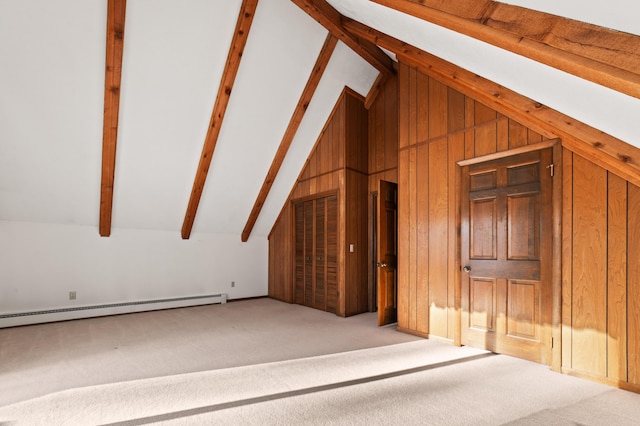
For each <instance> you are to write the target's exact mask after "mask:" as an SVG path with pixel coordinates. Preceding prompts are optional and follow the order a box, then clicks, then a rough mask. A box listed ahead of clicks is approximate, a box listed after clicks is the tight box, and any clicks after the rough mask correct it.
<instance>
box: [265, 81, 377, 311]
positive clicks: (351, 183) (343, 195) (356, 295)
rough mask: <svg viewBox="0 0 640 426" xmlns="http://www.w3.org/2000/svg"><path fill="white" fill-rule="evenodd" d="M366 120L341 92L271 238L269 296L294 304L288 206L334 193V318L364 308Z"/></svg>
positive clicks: (357, 100)
mask: <svg viewBox="0 0 640 426" xmlns="http://www.w3.org/2000/svg"><path fill="white" fill-rule="evenodd" d="M367 122H368V120H367V111H366V110H365V108H364V99H363V98H362V97H361V96H360V95H358V94H357V93H355V92H353V91H352V90H350V89H348V88H345V90H344V92H343V94H342V95H341V96H340V99H339V100H338V102H337V103H336V106H335V107H334V109H333V111H332V113H331V115H330V117H329V119H328V120H327V123H326V124H325V127H324V129H323V130H322V132H321V134H320V136H319V138H318V140H317V141H316V144H315V146H314V148H313V150H312V152H311V154H310V156H309V158H308V159H307V162H306V163H305V166H304V168H303V170H302V172H301V173H300V176H299V177H298V180H297V182H296V184H295V185H294V188H293V190H292V192H291V195H290V196H289V199H288V200H287V202H286V203H285V205H284V207H283V209H282V212H281V213H280V216H279V218H278V220H277V221H276V223H275V225H274V227H273V229H272V230H271V233H270V234H269V296H270V297H273V298H275V299H278V300H282V301H285V302H289V303H293V281H294V280H293V263H292V262H293V225H292V220H293V213H292V210H293V209H292V206H291V203H292V202H295V201H296V200H301V199H305V198H313V197H314V196H317V195H321V194H326V193H327V192H332V191H333V192H338V203H339V206H338V209H339V212H338V217H339V219H338V220H339V231H338V258H339V271H338V291H339V296H338V312H337V314H338V315H341V316H349V315H354V314H357V313H361V312H365V311H366V310H367V309H368V282H367V279H368V276H367V253H368V252H367V228H366V226H367V221H366V218H367V179H368V172H367V168H368V147H367V140H368V137H367ZM349 244H353V245H354V252H349V250H348V247H349Z"/></svg>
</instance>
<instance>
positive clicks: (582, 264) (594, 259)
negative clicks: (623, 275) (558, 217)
mask: <svg viewBox="0 0 640 426" xmlns="http://www.w3.org/2000/svg"><path fill="white" fill-rule="evenodd" d="M573 177H574V185H573V245H574V248H573V295H572V299H573V306H572V346H573V357H572V366H573V368H574V369H576V370H579V371H584V372H590V373H592V374H596V375H599V376H605V375H606V367H607V363H606V360H607V358H606V357H607V316H606V315H607V288H606V283H607V173H606V171H605V170H604V169H602V168H600V167H598V166H596V165H594V164H593V163H591V162H590V161H587V160H585V159H584V158H582V157H580V156H574V159H573ZM576 182H580V183H582V182H589V184H588V185H584V184H576Z"/></svg>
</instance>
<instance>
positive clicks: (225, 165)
mask: <svg viewBox="0 0 640 426" xmlns="http://www.w3.org/2000/svg"><path fill="white" fill-rule="evenodd" d="M329 3H330V4H331V5H332V6H333V7H334V8H336V9H337V10H338V11H339V12H341V13H342V14H343V15H344V16H347V17H349V18H352V19H354V20H357V21H359V22H362V23H364V24H366V25H368V26H371V27H373V28H376V29H378V30H379V31H382V32H384V33H387V34H389V35H391V36H393V37H396V38H399V39H401V40H403V41H406V42H408V43H410V44H413V45H415V46H416V47H419V48H421V49H423V50H425V51H428V52H430V53H432V54H434V55H436V56H439V57H441V58H443V59H446V60H448V61H450V62H452V63H454V64H457V65H459V66H461V67H463V68H466V69H468V70H470V71H472V72H474V73H477V74H479V75H482V76H483V77H486V78H488V79H490V80H492V81H496V82H498V83H500V84H502V85H504V86H506V87H508V88H510V89H512V90H514V91H516V92H519V93H521V94H523V95H525V96H528V97H530V98H532V99H535V100H538V101H539V102H542V103H544V104H546V105H548V106H550V107H552V108H554V109H557V110H559V111H562V112H563V113H565V114H567V115H569V116H572V117H574V118H576V119H578V120H581V121H583V122H585V123H587V124H589V125H591V126H593V127H595V128H598V129H600V130H603V131H605V132H606V133H609V134H611V135H613V136H615V137H618V138H620V139H622V140H624V141H626V142H629V143H631V144H633V145H635V146H638V147H640V120H638V117H640V100H638V99H636V98H633V97H631V96H628V95H624V94H621V93H618V92H615V91H613V90H611V89H607V88H604V87H602V86H598V85H596V84H594V83H590V82H587V81H585V80H582V79H580V78H578V77H574V76H571V75H568V74H566V73H563V72H561V71H558V70H555V69H552V68H550V67H548V66H545V65H541V64H539V63H536V62H534V61H532V60H529V59H526V58H523V57H520V56H518V55H516V54H513V53H509V52H506V51H504V50H501V49H499V48H497V47H493V46H490V45H488V44H486V43H483V42H480V41H477V40H474V39H471V38H469V37H467V36H463V35H460V34H457V33H454V32H452V31H450V30H446V29H444V28H441V27H438V26H436V25H433V24H429V23H427V22H424V21H421V20H419V19H417V18H413V17H410V16H407V15H404V14H402V13H400V12H397V11H395V10H391V9H388V8H386V7H384V6H381V5H378V4H375V3H373V2H370V1H368V0H329ZM509 3H513V4H517V5H520V6H524V7H528V8H531V9H537V10H541V11H545V12H548V13H553V14H558V15H563V16H567V17H570V18H573V19H577V20H582V21H585V22H590V23H593V24H597V25H602V26H605V27H610V28H614V29H617V30H620V31H625V32H628V33H633V34H638V35H640V28H639V27H640V25H639V24H638V23H637V19H634V18H635V17H637V16H638V6H637V5H636V3H635V2H633V1H632V0H626V1H623V0H617V1H613V2H607V3H606V4H603V3H602V2H596V1H593V0H589V1H577V0H574V1H565V2H556V1H534V0H519V1H516V0H512V1H510V2H509ZM106 4H107V2H106V0H3V1H2V2H0V61H2V67H1V71H0V75H1V76H2V78H0V220H7V221H32V222H44V223H63V224H74V225H86V226H93V227H96V229H97V225H98V217H99V216H98V215H99V203H100V200H99V198H100V168H101V149H102V120H103V103H104V66H105V55H104V51H105V43H106V38H105V32H106V30H105V28H106V27H105V24H106V14H107V10H106ZM240 4H241V1H240V0H225V1H210V0H181V1H176V0H129V1H128V2H127V16H126V27H125V43H124V55H123V72H122V85H121V99H120V122H119V130H118V131H119V133H118V149H117V159H116V173H115V185H114V201H113V220H112V227H113V229H114V231H113V232H114V233H116V232H117V229H118V228H136V229H158V230H166V231H171V232H175V233H176V238H179V236H180V228H181V226H182V222H183V219H184V214H185V210H186V206H187V203H188V200H189V194H190V191H191V188H192V184H193V179H194V176H195V173H196V169H197V166H198V161H199V158H200V153H201V150H202V145H203V141H204V138H205V135H206V131H207V126H208V123H209V119H210V116H211V111H212V108H213V105H214V101H215V96H216V92H217V90H218V84H219V82H220V79H221V76H222V73H223V69H224V64H225V60H226V57H227V53H228V50H229V45H230V43H231V39H232V36H233V31H234V26H235V22H236V20H237V17H238V12H239V10H240ZM326 35H327V30H326V29H324V28H323V27H322V26H320V25H319V24H318V23H317V22H316V21H314V20H313V19H312V18H310V17H309V16H308V15H307V14H306V13H305V12H303V11H302V10H301V9H300V8H298V7H297V6H296V5H294V4H293V3H292V2H290V1H288V0H260V2H259V4H258V9H257V11H256V14H255V18H254V21H253V25H252V28H251V31H250V34H249V37H248V41H247V46H246V48H245V51H244V54H243V56H242V62H241V64H240V68H239V71H238V75H237V78H236V81H235V85H234V88H233V92H232V96H231V98H230V101H229V106H228V109H227V113H226V116H225V119H224V122H223V125H222V128H221V131H220V136H219V139H218V144H217V147H216V150H215V154H214V156H213V160H212V163H211V167H210V171H209V175H208V178H207V182H206V185H205V188H204V192H203V196H202V200H201V202H200V207H199V209H198V214H197V216H196V219H195V223H194V228H193V232H194V233H199V232H201V233H202V232H206V233H229V234H234V235H237V236H238V238H240V234H241V232H242V230H243V227H244V225H245V223H246V221H247V218H248V217H249V214H250V212H251V208H252V206H253V203H254V201H255V199H256V197H257V195H258V193H259V191H260V187H261V185H262V183H263V181H264V178H265V176H266V174H267V171H268V170H269V167H270V165H271V161H272V159H273V157H274V154H275V152H276V150H277V148H278V145H279V144H280V141H281V139H282V136H283V134H284V131H285V129H286V127H287V125H288V123H289V120H290V118H291V115H292V113H293V111H294V109H295V106H296V103H297V102H298V99H299V97H300V94H301V92H302V90H303V88H304V86H305V84H306V82H307V79H308V77H309V75H310V73H311V69H312V67H313V65H314V62H315V60H316V58H317V56H318V53H319V51H320V49H321V46H322V44H323V42H324V40H325V37H326ZM377 75H378V72H377V70H375V69H374V68H373V67H372V66H371V65H369V64H368V63H366V62H365V61H364V60H363V59H361V58H360V57H359V56H358V55H356V54H355V53H354V52H353V51H351V50H350V49H349V48H348V47H346V46H345V45H344V44H342V43H338V46H337V48H336V50H335V51H334V53H333V56H332V58H331V60H330V63H329V65H328V67H327V70H326V71H325V73H324V75H323V77H322V80H321V81H320V84H319V86H318V89H317V90H316V93H315V95H314V97H313V100H312V102H311V104H310V105H309V107H308V109H307V112H306V114H305V116H304V119H303V121H302V123H301V125H300V128H299V130H298V132H297V134H296V137H295V139H294V141H293V143H292V145H291V148H290V150H289V153H288V155H287V157H286V158H285V161H284V163H283V166H282V168H281V170H280V173H279V174H278V177H277V179H276V181H275V183H274V185H273V188H272V190H271V192H270V194H269V197H268V198H267V200H266V202H265V205H264V208H263V209H262V213H261V214H260V216H259V217H258V220H257V223H256V225H255V227H254V230H253V233H252V236H251V238H260V237H264V236H266V235H267V234H268V233H269V231H270V229H271V227H272V225H273V223H274V221H275V219H276V217H277V215H278V214H279V212H280V209H281V207H282V205H283V203H284V202H285V200H286V198H287V196H288V194H289V192H290V190H291V187H292V185H293V183H294V181H295V178H296V177H297V175H298V173H299V171H300V169H301V167H302V165H303V164H304V161H305V159H306V158H307V155H308V154H309V151H310V150H311V147H312V146H313V144H314V142H315V140H316V138H317V136H318V134H319V133H320V130H321V129H322V127H323V125H324V123H325V121H326V119H327V117H328V115H329V113H330V111H331V109H332V108H333V106H334V104H335V102H336V100H337V98H338V96H339V94H340V92H341V91H342V89H343V88H344V86H345V85H346V86H349V87H351V88H352V89H354V90H355V91H357V92H358V93H360V94H362V95H363V96H364V95H366V94H367V92H368V91H369V89H370V88H371V85H372V83H373V82H374V80H375V79H376V77H377ZM96 232H97V231H96Z"/></svg>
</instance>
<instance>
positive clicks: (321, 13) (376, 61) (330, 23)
mask: <svg viewBox="0 0 640 426" xmlns="http://www.w3.org/2000/svg"><path fill="white" fill-rule="evenodd" d="M291 1H292V2H293V3H295V4H296V5H297V6H298V7H299V8H300V9H302V10H304V11H305V12H306V13H307V14H308V15H309V16H311V17H312V18H313V19H315V20H316V21H317V22H318V23H319V24H320V25H322V26H323V27H325V28H326V29H327V30H329V32H330V33H332V34H333V35H334V36H336V37H337V38H338V39H340V41H342V42H343V43H344V44H346V45H347V46H349V47H350V48H351V50H353V51H354V52H356V53H357V54H358V55H360V56H361V57H362V58H363V59H364V60H365V61H367V62H369V63H370V64H371V65H372V66H373V67H375V68H376V69H378V71H380V72H382V73H383V74H389V75H391V74H395V70H394V68H393V61H392V60H391V58H389V56H387V54H386V53H384V52H383V51H382V50H380V48H379V47H378V46H376V45H375V44H373V43H371V42H370V41H368V40H359V39H358V38H357V37H355V36H354V35H353V34H351V33H350V32H349V31H346V30H345V29H344V27H343V25H342V15H340V13H338V11H337V10H335V9H334V8H333V7H332V6H331V5H330V4H329V3H327V2H326V0H291Z"/></svg>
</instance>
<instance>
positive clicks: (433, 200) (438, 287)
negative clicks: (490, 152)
mask: <svg viewBox="0 0 640 426" xmlns="http://www.w3.org/2000/svg"><path fill="white" fill-rule="evenodd" d="M445 111H446V110H445ZM438 115H439V114H438ZM445 123H446V121H445ZM432 128H433V127H432ZM428 147H429V158H428V162H427V163H426V164H424V165H423V166H426V167H428V173H429V194H428V197H429V206H428V227H429V240H430V241H431V242H433V243H432V244H429V252H428V253H429V255H428V262H429V274H428V280H429V298H428V300H429V306H430V312H429V324H430V325H431V329H430V330H429V334H434V335H436V336H441V337H445V338H447V337H449V330H448V326H449V321H448V311H449V309H450V308H452V307H453V306H450V305H449V294H448V293H449V285H448V273H447V271H448V269H449V268H450V267H451V266H450V264H451V263H452V260H451V259H449V258H448V252H449V251H448V223H449V175H448V165H449V158H448V149H447V139H439V140H437V141H434V142H431V143H430V144H429V145H428ZM420 260H421V261H424V258H422V259H420Z"/></svg>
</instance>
